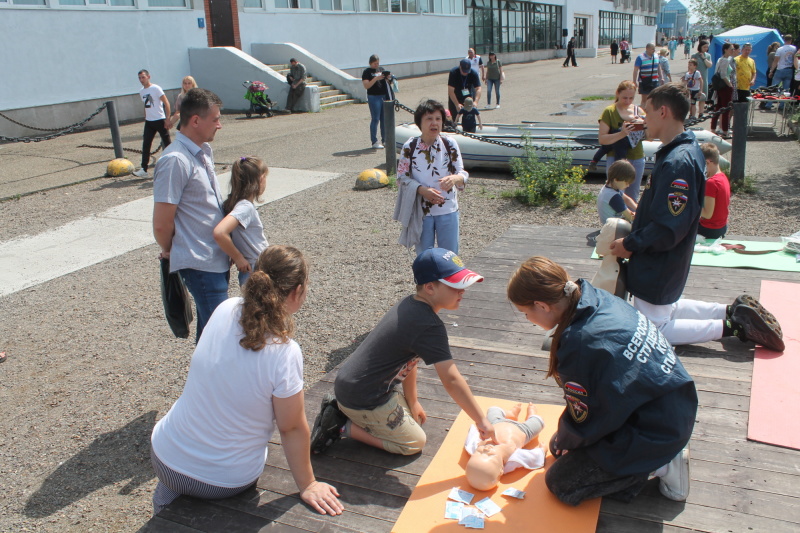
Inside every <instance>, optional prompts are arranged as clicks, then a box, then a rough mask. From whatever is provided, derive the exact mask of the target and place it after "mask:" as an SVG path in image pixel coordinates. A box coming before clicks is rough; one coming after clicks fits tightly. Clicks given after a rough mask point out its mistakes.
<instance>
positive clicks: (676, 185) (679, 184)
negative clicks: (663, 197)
mask: <svg viewBox="0 0 800 533" xmlns="http://www.w3.org/2000/svg"><path fill="white" fill-rule="evenodd" d="M670 187H672V188H673V189H680V190H682V191H688V190H689V183H688V182H687V181H686V180H675V181H673V182H672V183H671V184H670Z"/></svg>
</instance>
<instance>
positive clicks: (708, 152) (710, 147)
mask: <svg viewBox="0 0 800 533" xmlns="http://www.w3.org/2000/svg"><path fill="white" fill-rule="evenodd" d="M700 150H702V151H703V157H704V158H705V160H706V161H711V162H712V163H714V164H715V165H719V148H717V145H716V144H713V143H703V144H701V145H700Z"/></svg>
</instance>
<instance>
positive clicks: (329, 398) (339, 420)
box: [311, 394, 347, 453]
mask: <svg viewBox="0 0 800 533" xmlns="http://www.w3.org/2000/svg"><path fill="white" fill-rule="evenodd" d="M346 422H347V416H345V414H344V413H343V412H341V411H340V410H339V404H338V403H337V402H336V398H335V397H334V396H333V394H326V395H325V397H324V398H322V403H321V404H320V406H319V414H318V415H317V418H316V420H314V426H313V427H312V428H311V453H322V452H324V451H325V450H327V449H328V448H329V447H330V446H331V445H332V444H333V443H334V442H336V441H337V440H339V439H340V438H341V436H342V427H343V426H344V425H345V423H346Z"/></svg>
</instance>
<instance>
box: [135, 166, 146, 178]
mask: <svg viewBox="0 0 800 533" xmlns="http://www.w3.org/2000/svg"><path fill="white" fill-rule="evenodd" d="M133 175H134V176H137V177H139V178H149V177H150V174H148V173H147V171H146V170H145V169H143V168H140V169H139V170H137V171H135V172H134V173H133Z"/></svg>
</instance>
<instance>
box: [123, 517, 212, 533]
mask: <svg viewBox="0 0 800 533" xmlns="http://www.w3.org/2000/svg"><path fill="white" fill-rule="evenodd" d="M198 531H200V530H199V529H195V528H193V527H189V526H184V525H183V524H179V523H177V522H172V521H171V520H167V519H166V518H161V517H160V516H154V517H153V518H151V519H150V520H148V521H147V523H146V524H145V525H143V526H142V527H141V528H139V529H138V530H137V532H136V533H197V532H198Z"/></svg>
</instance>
